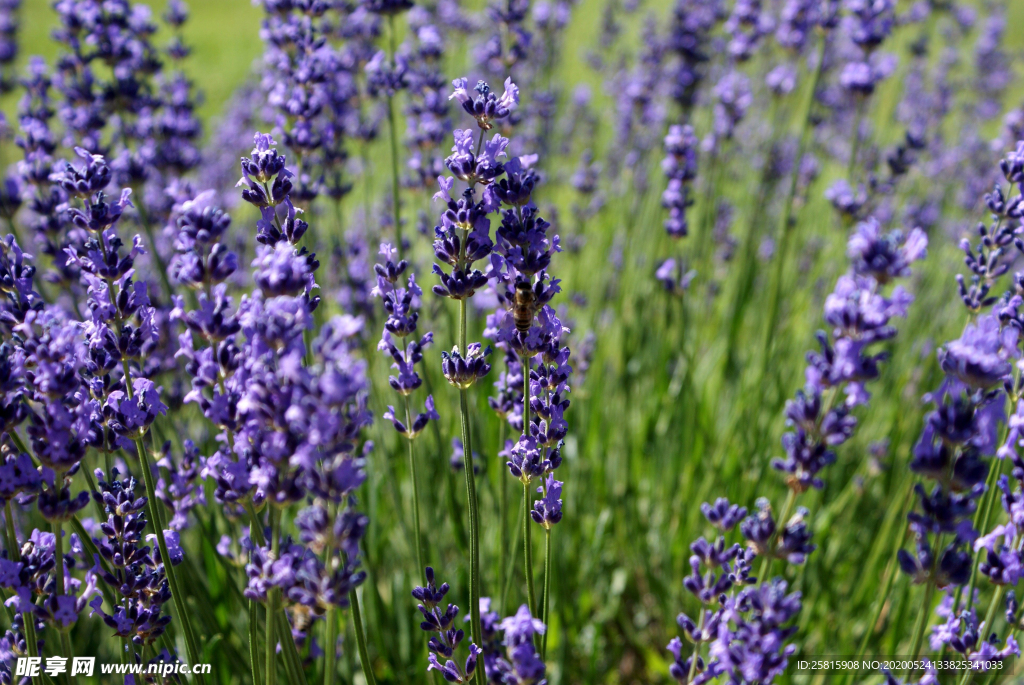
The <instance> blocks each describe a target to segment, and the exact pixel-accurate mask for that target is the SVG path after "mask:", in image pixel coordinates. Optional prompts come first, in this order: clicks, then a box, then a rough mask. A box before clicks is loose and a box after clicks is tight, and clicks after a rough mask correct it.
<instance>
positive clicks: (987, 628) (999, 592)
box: [958, 585, 1006, 685]
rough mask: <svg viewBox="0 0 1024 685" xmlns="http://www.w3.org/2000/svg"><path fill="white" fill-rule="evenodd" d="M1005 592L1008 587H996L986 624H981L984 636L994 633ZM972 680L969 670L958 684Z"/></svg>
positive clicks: (963, 684)
mask: <svg viewBox="0 0 1024 685" xmlns="http://www.w3.org/2000/svg"><path fill="white" fill-rule="evenodd" d="M1004 592H1006V586H1005V585H999V586H998V587H996V592H995V594H994V595H992V601H991V602H989V605H988V611H987V612H985V622H984V623H982V624H981V625H982V628H981V629H980V630H979V632H980V633H981V634H982V635H991V634H992V632H993V631H992V621H993V619H995V617H996V609H998V608H999V603H1000V601H1001V600H1002V599H1003V593H1004ZM970 679H971V670H970V669H967V670H966V671H965V672H964V675H963V676H962V677H961V678H960V681H959V682H958V685H967V682H968V681H969V680H970Z"/></svg>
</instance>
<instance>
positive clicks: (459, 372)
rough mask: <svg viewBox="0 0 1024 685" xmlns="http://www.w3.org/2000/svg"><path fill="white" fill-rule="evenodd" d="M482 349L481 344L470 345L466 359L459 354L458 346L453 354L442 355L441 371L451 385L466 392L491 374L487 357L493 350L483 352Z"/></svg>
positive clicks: (453, 349)
mask: <svg viewBox="0 0 1024 685" xmlns="http://www.w3.org/2000/svg"><path fill="white" fill-rule="evenodd" d="M481 347H482V346H481V345H480V343H469V346H468V349H467V353H466V356H465V357H463V356H462V354H460V353H459V349H458V346H456V347H453V348H452V352H451V354H448V353H447V352H442V353H441V371H442V372H443V373H444V377H445V378H447V379H448V382H449V383H451V384H452V385H454V386H455V387H457V388H459V389H462V390H465V389H466V388H469V387H470V386H472V385H473V384H474V383H476V382H477V381H478V380H479V379H481V378H483V377H484V376H486V375H487V374H488V372H490V370H491V365H490V364H488V363H487V357H488V356H490V354H491V348H490V347H488V348H487V349H486V350H481Z"/></svg>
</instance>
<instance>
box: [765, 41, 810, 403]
mask: <svg viewBox="0 0 1024 685" xmlns="http://www.w3.org/2000/svg"><path fill="white" fill-rule="evenodd" d="M820 38H821V40H820V41H819V44H818V54H817V58H818V62H817V64H816V66H815V69H814V75H813V76H812V77H811V87H810V92H808V94H807V101H806V102H805V103H804V109H803V116H802V117H801V123H800V135H799V142H798V143H797V151H796V157H794V160H796V161H795V162H794V163H793V169H792V171H790V174H789V190H788V191H787V192H786V201H785V203H783V205H782V215H781V219H780V221H779V229H778V239H777V243H778V246H779V250H778V254H777V255H776V256H775V273H774V275H773V278H772V289H771V298H770V299H769V300H768V319H767V325H766V327H765V338H764V344H762V346H761V349H762V350H763V352H764V359H763V360H762V362H761V373H760V382H759V383H758V386H761V384H762V383H763V381H764V376H765V374H766V373H767V370H768V363H769V360H770V358H771V355H770V348H771V343H772V339H773V338H774V337H775V326H776V325H777V324H778V318H779V303H780V299H781V295H782V280H783V275H784V274H785V266H786V253H787V252H788V250H789V241H790V234H791V233H792V232H793V231H792V226H791V224H792V222H793V203H794V202H795V201H796V190H797V185H798V182H799V180H800V160H801V159H803V156H804V153H805V152H806V150H807V145H808V144H809V142H810V133H811V130H810V123H811V111H812V110H813V109H814V93H815V91H816V90H817V89H818V83H819V81H821V74H822V71H823V70H824V65H825V45H826V34H822V35H821V37H820Z"/></svg>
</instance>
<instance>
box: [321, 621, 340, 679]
mask: <svg viewBox="0 0 1024 685" xmlns="http://www.w3.org/2000/svg"><path fill="white" fill-rule="evenodd" d="M324 643H325V644H324V656H325V657H326V658H325V659H324V685H334V684H335V682H337V678H338V650H337V645H338V612H337V611H336V610H335V609H333V608H331V609H328V610H327V637H326V638H325V640H324Z"/></svg>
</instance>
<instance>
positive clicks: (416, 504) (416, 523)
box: [405, 395, 426, 577]
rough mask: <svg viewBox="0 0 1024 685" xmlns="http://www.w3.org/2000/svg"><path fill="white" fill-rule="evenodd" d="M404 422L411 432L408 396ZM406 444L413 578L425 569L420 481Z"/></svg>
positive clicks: (414, 459) (410, 441)
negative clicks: (413, 566) (409, 481)
mask: <svg viewBox="0 0 1024 685" xmlns="http://www.w3.org/2000/svg"><path fill="white" fill-rule="evenodd" d="M405 421H406V423H405V425H407V426H409V429H410V430H412V411H411V410H410V409H409V397H408V395H406V397H405ZM406 442H407V443H409V473H410V476H411V478H412V526H413V528H412V530H413V542H414V543H415V545H416V574H415V576H414V577H418V576H419V574H420V573H423V569H425V568H426V566H424V565H423V539H422V537H421V536H422V533H421V532H420V481H419V476H418V474H417V472H416V455H415V454H414V451H413V439H412V438H409V439H407V440H406Z"/></svg>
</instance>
